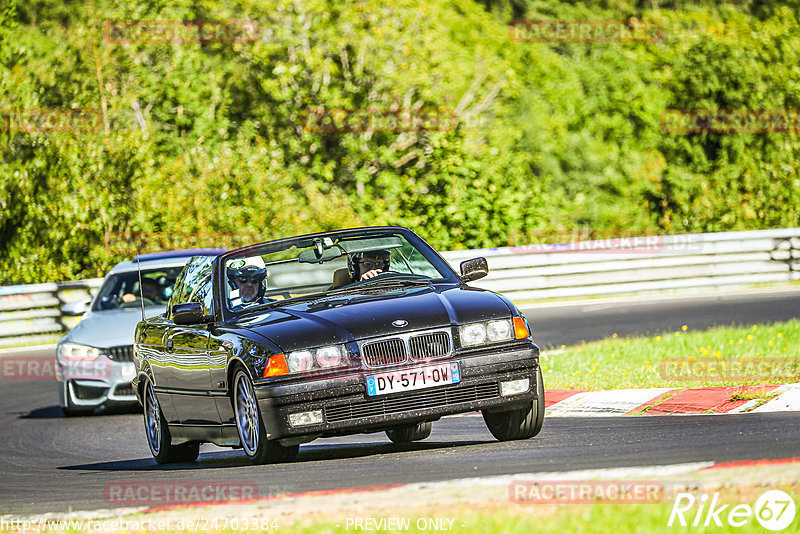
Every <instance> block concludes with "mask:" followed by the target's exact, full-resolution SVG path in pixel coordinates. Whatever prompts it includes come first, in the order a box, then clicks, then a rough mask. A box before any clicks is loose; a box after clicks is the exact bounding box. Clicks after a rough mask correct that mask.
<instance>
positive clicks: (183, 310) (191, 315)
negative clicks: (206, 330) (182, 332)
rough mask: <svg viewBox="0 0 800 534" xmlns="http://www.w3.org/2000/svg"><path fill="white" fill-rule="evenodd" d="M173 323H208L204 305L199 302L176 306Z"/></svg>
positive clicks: (173, 311)
mask: <svg viewBox="0 0 800 534" xmlns="http://www.w3.org/2000/svg"><path fill="white" fill-rule="evenodd" d="M172 321H173V322H174V323H175V324H179V325H192V324H200V323H203V322H205V321H206V315H205V314H204V313H203V305H202V304H201V303H199V302H187V303H185V304H176V305H174V306H173V307H172Z"/></svg>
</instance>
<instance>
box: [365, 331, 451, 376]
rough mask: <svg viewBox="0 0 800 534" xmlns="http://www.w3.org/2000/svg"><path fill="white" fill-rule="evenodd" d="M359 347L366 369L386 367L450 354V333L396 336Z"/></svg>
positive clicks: (439, 332)
mask: <svg viewBox="0 0 800 534" xmlns="http://www.w3.org/2000/svg"><path fill="white" fill-rule="evenodd" d="M359 346H360V349H361V355H362V357H363V359H364V364H365V365H366V366H367V367H386V366H389V365H397V364H399V363H405V362H408V361H409V360H425V359H429V358H441V357H443V356H448V355H449V354H450V353H451V352H452V351H451V347H452V344H451V343H450V332H449V331H447V330H434V331H429V332H422V333H420V332H411V333H408V334H398V335H394V336H391V337H387V338H383V339H379V340H373V341H366V342H363V343H360V344H359Z"/></svg>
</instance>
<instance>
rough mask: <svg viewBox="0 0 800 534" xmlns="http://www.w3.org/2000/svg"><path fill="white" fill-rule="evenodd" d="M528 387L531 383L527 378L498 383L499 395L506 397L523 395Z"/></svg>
mask: <svg viewBox="0 0 800 534" xmlns="http://www.w3.org/2000/svg"><path fill="white" fill-rule="evenodd" d="M530 387H531V381H530V379H529V378H520V379H519V380H509V381H508V382H500V395H501V396H503V397H508V396H509V395H516V394H517V393H525V392H526V391H528V389H529V388H530Z"/></svg>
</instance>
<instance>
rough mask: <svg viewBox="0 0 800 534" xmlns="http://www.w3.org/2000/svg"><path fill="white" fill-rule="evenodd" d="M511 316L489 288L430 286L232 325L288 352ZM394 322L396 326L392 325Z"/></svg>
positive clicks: (322, 303) (294, 308)
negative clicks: (487, 289) (485, 289)
mask: <svg viewBox="0 0 800 534" xmlns="http://www.w3.org/2000/svg"><path fill="white" fill-rule="evenodd" d="M510 316H511V309H510V308H509V306H508V305H507V304H506V303H505V301H504V300H503V299H502V298H500V297H499V296H498V295H496V294H494V293H492V292H490V291H484V290H480V289H473V288H466V287H458V286H456V287H453V286H450V287H449V288H436V287H434V286H428V287H413V288H405V289H397V290H391V291H385V290H384V291H381V292H379V293H375V292H363V293H361V292H359V293H348V294H344V295H337V296H334V297H326V298H322V299H319V300H315V301H311V302H300V303H297V304H293V305H288V306H283V307H278V308H271V309H269V310H265V311H264V312H261V313H258V314H255V315H252V316H248V317H243V318H241V319H239V320H238V321H237V322H236V323H234V324H235V326H236V327H239V328H243V329H246V330H249V331H251V332H253V333H255V334H258V335H259V336H261V337H264V338H266V339H268V340H270V341H271V342H273V343H275V344H277V345H278V346H279V347H280V348H281V349H282V350H283V351H286V352H288V351H292V350H296V349H298V348H304V347H314V346H321V345H328V344H334V343H345V342H348V341H353V340H356V339H365V338H370V337H376V336H384V335H390V334H396V333H401V332H411V331H414V330H420V329H426V328H436V327H445V326H450V325H454V324H463V323H468V322H472V321H481V320H488V319H493V318H500V317H510ZM396 321H399V323H397V324H399V325H400V326H397V324H393V323H395V322H396ZM403 321H405V323H406V324H402V322H403Z"/></svg>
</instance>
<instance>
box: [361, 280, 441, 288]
mask: <svg viewBox="0 0 800 534" xmlns="http://www.w3.org/2000/svg"><path fill="white" fill-rule="evenodd" d="M396 285H411V286H429V285H431V280H430V278H394V277H392V278H377V279H375V280H366V281H364V282H361V283H360V284H358V285H357V286H354V288H353V289H356V288H360V287H368V288H374V287H383V286H396Z"/></svg>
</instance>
